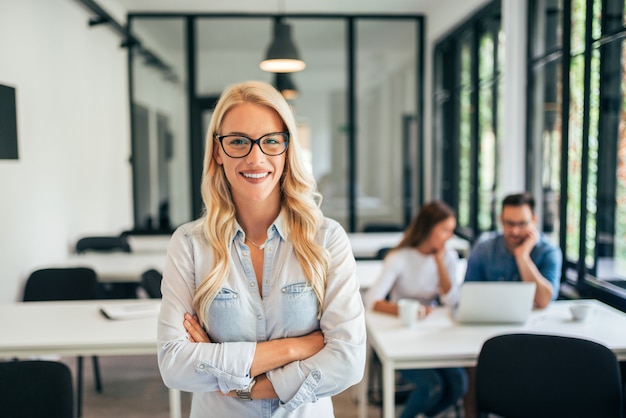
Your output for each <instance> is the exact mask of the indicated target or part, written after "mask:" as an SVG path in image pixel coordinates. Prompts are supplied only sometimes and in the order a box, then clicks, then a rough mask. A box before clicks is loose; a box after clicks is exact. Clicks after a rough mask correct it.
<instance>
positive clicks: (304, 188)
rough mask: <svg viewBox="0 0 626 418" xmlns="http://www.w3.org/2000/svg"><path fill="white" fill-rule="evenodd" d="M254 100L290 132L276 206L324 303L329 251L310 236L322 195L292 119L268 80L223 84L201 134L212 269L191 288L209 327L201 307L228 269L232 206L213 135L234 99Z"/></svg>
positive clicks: (315, 227) (316, 223) (319, 217)
mask: <svg viewBox="0 0 626 418" xmlns="http://www.w3.org/2000/svg"><path fill="white" fill-rule="evenodd" d="M242 103H254V104H257V105H262V106H267V107H269V108H271V109H273V110H275V111H276V113H277V114H278V115H279V116H280V118H281V119H282V121H283V123H284V125H285V128H286V130H287V131H288V132H289V134H290V140H289V146H288V148H287V151H286V154H287V156H286V161H285V168H284V172H283V175H282V177H281V183H280V190H281V206H282V210H283V212H284V213H285V217H286V225H287V231H286V234H287V236H288V238H289V239H290V240H291V242H292V244H293V247H294V251H295V253H296V257H297V259H298V261H299V262H300V265H301V266H302V270H303V271H304V275H305V277H306V279H307V280H308V282H309V283H310V284H311V286H312V287H313V290H314V291H315V294H316V296H317V300H318V310H319V312H320V313H321V307H322V306H323V303H324V293H325V284H326V276H327V273H328V265H329V254H328V251H327V250H326V249H325V248H323V247H322V246H320V245H318V244H316V243H315V241H314V238H315V235H316V233H317V231H318V230H319V227H320V226H321V223H322V220H323V215H322V211H321V210H320V208H319V205H320V203H321V195H320V194H319V193H318V192H317V191H316V184H315V180H314V178H313V175H312V174H311V173H310V172H309V171H308V170H307V169H306V167H305V164H304V162H303V160H302V150H301V148H300V144H299V141H298V138H297V129H296V121H295V118H294V116H293V113H292V111H291V108H290V106H289V104H288V103H287V102H286V101H285V99H284V98H283V97H282V95H281V94H280V93H279V92H278V91H277V90H276V89H275V88H274V87H272V86H271V85H269V84H267V83H263V82H260V81H247V82H243V83H239V84H234V85H232V86H230V87H228V88H227V89H226V90H225V91H224V92H223V93H222V95H221V97H220V99H219V101H218V102H217V105H216V106H215V111H214V112H213V116H212V118H211V123H210V125H209V130H208V132H207V135H206V147H205V155H204V169H203V173H202V200H203V202H204V206H205V213H204V216H203V232H204V236H205V238H206V240H207V242H208V244H209V246H210V247H211V248H212V249H213V259H214V264H213V269H212V270H211V271H210V272H209V274H208V276H207V277H205V278H204V280H203V281H202V283H200V285H199V286H198V287H197V288H196V292H195V295H194V298H193V307H194V309H195V311H196V313H197V315H198V318H199V319H200V323H201V324H203V325H204V326H205V327H207V326H208V321H207V317H206V308H207V307H208V306H209V304H210V303H211V302H212V301H213V298H214V297H215V295H216V294H217V293H218V292H219V291H220V289H221V288H222V286H223V283H224V281H225V280H226V278H227V277H228V275H229V274H230V263H231V256H230V244H231V243H232V240H233V238H234V233H235V218H236V213H235V205H234V203H233V200H232V196H231V193H230V186H229V184H228V181H227V179H226V175H225V174H224V170H223V167H222V166H221V165H219V164H217V161H216V160H215V158H214V155H213V154H214V147H215V146H218V145H216V144H217V141H216V140H215V138H214V135H215V134H216V133H217V134H219V133H221V128H222V121H223V119H224V115H226V113H227V112H228V111H229V110H230V109H231V108H233V107H234V106H237V105H238V104H242Z"/></svg>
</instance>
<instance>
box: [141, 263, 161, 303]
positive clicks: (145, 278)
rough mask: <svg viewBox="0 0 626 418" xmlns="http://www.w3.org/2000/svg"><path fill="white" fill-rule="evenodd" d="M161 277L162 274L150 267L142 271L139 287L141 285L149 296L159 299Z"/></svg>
mask: <svg viewBox="0 0 626 418" xmlns="http://www.w3.org/2000/svg"><path fill="white" fill-rule="evenodd" d="M162 279H163V275H162V274H161V272H160V271H158V270H155V269H150V270H147V271H144V272H143V274H142V275H141V287H143V289H144V290H145V291H146V293H147V294H148V296H149V297H150V298H152V299H160V298H162V297H163V295H162V294H161V280H162Z"/></svg>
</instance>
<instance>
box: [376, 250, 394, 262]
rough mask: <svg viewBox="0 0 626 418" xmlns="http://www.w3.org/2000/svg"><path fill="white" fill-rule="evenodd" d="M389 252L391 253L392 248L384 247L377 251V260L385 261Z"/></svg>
mask: <svg viewBox="0 0 626 418" xmlns="http://www.w3.org/2000/svg"><path fill="white" fill-rule="evenodd" d="M389 251H391V247H383V248H381V249H379V250H378V251H376V260H384V259H385V257H386V256H387V253H388V252H389Z"/></svg>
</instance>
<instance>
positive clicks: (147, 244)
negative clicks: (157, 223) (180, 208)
mask: <svg viewBox="0 0 626 418" xmlns="http://www.w3.org/2000/svg"><path fill="white" fill-rule="evenodd" d="M171 238H172V236H171V235H166V234H155V235H128V236H127V237H126V240H127V241H128V245H130V249H131V250H132V252H133V253H154V252H156V253H162V254H165V253H166V252H167V246H168V245H169V243H170V239H171Z"/></svg>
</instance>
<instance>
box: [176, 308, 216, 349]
mask: <svg viewBox="0 0 626 418" xmlns="http://www.w3.org/2000/svg"><path fill="white" fill-rule="evenodd" d="M183 325H184V326H185V329H186V330H187V333H188V334H189V341H190V342H192V343H210V342H211V340H210V339H209V336H208V335H207V333H206V332H205V331H204V328H202V325H200V322H198V317H196V316H195V315H191V314H188V313H186V314H185V317H184V320H183Z"/></svg>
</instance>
